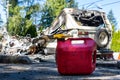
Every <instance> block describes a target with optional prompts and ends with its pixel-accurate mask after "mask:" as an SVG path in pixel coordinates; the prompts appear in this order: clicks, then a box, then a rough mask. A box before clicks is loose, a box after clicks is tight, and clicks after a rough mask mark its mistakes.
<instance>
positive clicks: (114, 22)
mask: <svg viewBox="0 0 120 80" xmlns="http://www.w3.org/2000/svg"><path fill="white" fill-rule="evenodd" d="M107 17H108V19H109V20H110V23H111V24H112V26H114V29H115V30H116V29H117V21H116V18H115V17H114V13H113V11H112V10H110V11H109V13H108V15H107Z"/></svg>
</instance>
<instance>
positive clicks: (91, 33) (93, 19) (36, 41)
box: [1, 8, 113, 59]
mask: <svg viewBox="0 0 120 80" xmlns="http://www.w3.org/2000/svg"><path fill="white" fill-rule="evenodd" d="M4 35H5V34H4ZM5 36H6V35H5ZM69 37H75V38H78V37H89V38H92V39H93V40H95V41H96V43H97V55H98V56H99V58H101V59H107V58H109V57H111V54H112V53H113V51H111V50H110V45H111V40H112V26H111V24H110V22H109V20H108V19H107V17H106V14H105V13H104V12H100V11H97V10H79V9H73V8H65V9H63V10H62V11H61V13H60V15H59V16H58V17H56V19H55V20H54V21H53V23H52V25H51V26H50V27H48V28H47V29H45V30H43V31H42V33H41V34H40V36H37V37H36V38H30V37H26V38H24V39H22V38H19V39H14V40H16V41H14V40H13V42H12V41H10V40H7V39H6V44H5V43H4V42H3V43H4V44H3V43H2V42H1V53H3V52H4V53H5V54H9V53H12V54H14V55H30V54H32V55H31V56H33V55H34V54H41V55H42V56H43V55H50V54H55V51H56V46H57V39H67V38H69ZM15 42H16V43H15ZM14 44H18V45H19V46H18V45H16V46H14ZM13 49H14V50H13ZM10 51H11V52H10ZM15 53H16V54H15ZM107 55H108V56H107ZM35 59H37V58H35Z"/></svg>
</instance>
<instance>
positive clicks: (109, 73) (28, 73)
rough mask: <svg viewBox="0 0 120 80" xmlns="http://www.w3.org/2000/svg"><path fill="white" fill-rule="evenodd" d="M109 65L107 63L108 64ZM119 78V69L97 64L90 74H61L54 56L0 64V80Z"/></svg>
mask: <svg viewBox="0 0 120 80" xmlns="http://www.w3.org/2000/svg"><path fill="white" fill-rule="evenodd" d="M108 66H109V65H108ZM80 79H102V80H103V79H120V69H118V68H117V67H115V66H110V67H109V68H108V67H106V66H100V65H98V66H97V67H96V70H95V71H94V72H93V73H92V74H90V75H69V76H62V75H60V74H59V73H58V71H57V68H56V63H55V60H54V56H52V57H50V58H46V59H45V61H43V62H40V63H33V64H0V80H80Z"/></svg>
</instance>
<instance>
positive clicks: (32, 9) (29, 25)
mask: <svg viewBox="0 0 120 80" xmlns="http://www.w3.org/2000/svg"><path fill="white" fill-rule="evenodd" d="M16 1H17V2H16ZM23 2H24V1H23ZM28 2H29V0H28ZM17 3H18V0H12V1H11V5H12V6H10V7H9V23H8V26H7V30H8V32H9V33H10V34H11V35H19V36H26V35H27V34H30V35H31V37H36V36H37V31H36V26H35V25H34V24H33V19H32V15H33V14H34V13H36V12H37V11H39V10H40V7H39V5H38V4H34V5H31V6H24V5H23V6H22V7H20V6H18V5H17ZM13 6H14V7H13ZM21 11H24V15H25V16H23V14H21Z"/></svg>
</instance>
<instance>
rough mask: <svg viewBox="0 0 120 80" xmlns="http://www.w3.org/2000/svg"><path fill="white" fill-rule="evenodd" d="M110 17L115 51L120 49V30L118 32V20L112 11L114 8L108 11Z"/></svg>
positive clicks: (112, 44) (112, 47) (112, 45)
mask: <svg viewBox="0 0 120 80" xmlns="http://www.w3.org/2000/svg"><path fill="white" fill-rule="evenodd" d="M108 19H109V20H110V23H111V25H112V30H113V31H112V33H113V35H112V43H111V49H112V50H113V51H116V52H118V51H120V31H118V32H116V29H117V28H116V25H117V21H116V19H115V17H114V14H113V12H112V10H110V12H109V13H108Z"/></svg>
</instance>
